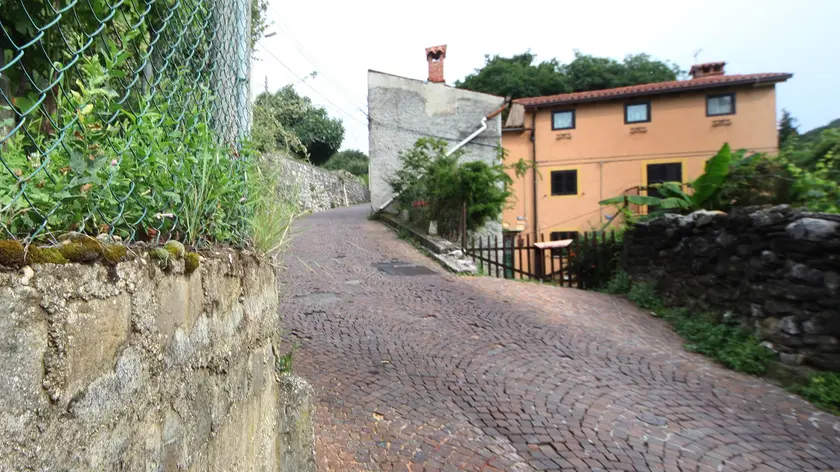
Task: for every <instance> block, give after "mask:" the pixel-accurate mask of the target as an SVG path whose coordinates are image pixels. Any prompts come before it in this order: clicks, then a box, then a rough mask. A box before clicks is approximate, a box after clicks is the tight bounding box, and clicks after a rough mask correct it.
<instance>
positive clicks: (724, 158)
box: [691, 143, 732, 208]
mask: <svg viewBox="0 0 840 472" xmlns="http://www.w3.org/2000/svg"><path fill="white" fill-rule="evenodd" d="M731 162H732V151H731V150H730V149H729V144H728V143H727V144H724V145H723V147H722V148H720V151H718V153H717V154H715V156H714V157H712V158H711V159H709V160H708V161H706V168H705V172H703V175H701V176H700V177H697V180H695V181H694V183H693V184H692V186H693V187H694V194H693V195H692V196H691V200H692V202H693V203H694V206H695V207H696V208H700V207H701V206H703V204H704V203H706V201H708V200H709V199H710V198H712V197H713V196H714V195H715V193H717V191H718V190H720V187H721V185H722V184H723V183H724V182H725V181H726V176H727V175H729V164H730V163H731Z"/></svg>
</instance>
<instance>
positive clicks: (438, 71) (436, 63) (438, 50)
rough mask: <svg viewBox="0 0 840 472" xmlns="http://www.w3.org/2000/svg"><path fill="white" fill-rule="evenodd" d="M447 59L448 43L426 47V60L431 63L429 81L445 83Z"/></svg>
mask: <svg viewBox="0 0 840 472" xmlns="http://www.w3.org/2000/svg"><path fill="white" fill-rule="evenodd" d="M444 59H446V45H445V44H443V45H441V46H432V47H430V48H426V61H428V63H429V82H435V83H441V84H442V83H444V79H443V60H444Z"/></svg>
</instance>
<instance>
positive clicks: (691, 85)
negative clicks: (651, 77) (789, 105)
mask: <svg viewBox="0 0 840 472" xmlns="http://www.w3.org/2000/svg"><path fill="white" fill-rule="evenodd" d="M791 77H793V74H788V73H775V72H770V73H763V74H744V75H716V76H709V77H701V78H697V79H689V80H673V81H670V82H656V83H651V84H642V85H632V86H630V87H618V88H611V89H604V90H591V91H588V92H575V93H562V94H559V95H546V96H543V97H529V98H519V99H516V100H514V103H520V104H522V105H524V106H525V107H526V108H534V107H538V106H549V105H560V104H568V103H578V102H592V101H600V100H611V99H614V98H621V97H631V96H641V95H658V94H663V93H670V92H679V91H685V90H703V89H709V88H716V87H726V86H731V85H749V84H762V83H775V82H784V81H785V80H787V79H789V78H791Z"/></svg>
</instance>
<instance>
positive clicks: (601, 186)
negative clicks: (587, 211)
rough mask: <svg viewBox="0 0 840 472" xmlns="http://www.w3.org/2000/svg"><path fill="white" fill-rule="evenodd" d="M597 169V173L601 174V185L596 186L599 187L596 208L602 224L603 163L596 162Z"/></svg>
mask: <svg viewBox="0 0 840 472" xmlns="http://www.w3.org/2000/svg"><path fill="white" fill-rule="evenodd" d="M598 167H599V169H598V171H599V173H600V174H601V175H600V178H601V183H600V185H599V186H598V187H599V190H598V208H599V209H600V210H601V211H600V212H599V213H598V214H599V217H600V220H599V221H600V222H601V223H603V222H604V205H601V202H602V201H604V161H598Z"/></svg>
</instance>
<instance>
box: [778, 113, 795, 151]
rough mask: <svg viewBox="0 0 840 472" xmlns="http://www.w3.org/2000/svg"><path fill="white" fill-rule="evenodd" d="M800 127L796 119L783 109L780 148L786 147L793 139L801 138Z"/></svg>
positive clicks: (780, 122) (780, 124)
mask: <svg viewBox="0 0 840 472" xmlns="http://www.w3.org/2000/svg"><path fill="white" fill-rule="evenodd" d="M797 128H799V126H798V125H797V124H796V118H794V117H793V115H791V114H790V112H789V111H787V110H785V109H782V119H781V120H779V148H783V147H785V144H787V143H788V142H789V141H790V139H791V138H794V137H796V136H799V130H798V129H797Z"/></svg>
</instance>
